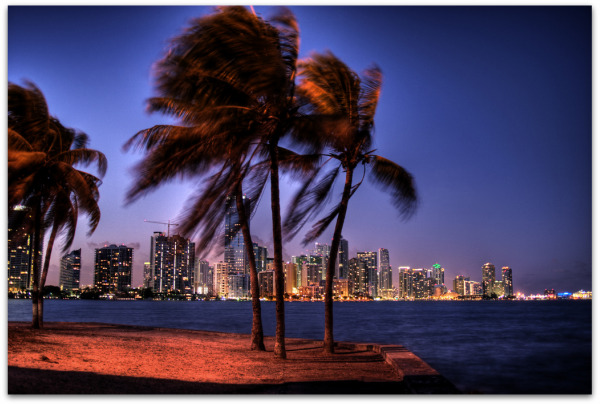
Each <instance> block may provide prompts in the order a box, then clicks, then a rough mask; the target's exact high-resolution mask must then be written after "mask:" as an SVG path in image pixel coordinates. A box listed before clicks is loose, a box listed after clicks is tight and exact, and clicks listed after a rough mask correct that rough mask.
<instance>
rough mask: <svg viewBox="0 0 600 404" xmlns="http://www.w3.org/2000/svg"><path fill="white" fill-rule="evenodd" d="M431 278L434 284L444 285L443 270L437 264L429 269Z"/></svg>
mask: <svg viewBox="0 0 600 404" xmlns="http://www.w3.org/2000/svg"><path fill="white" fill-rule="evenodd" d="M431 277H432V278H433V280H434V284H436V285H443V284H444V268H442V266H441V265H440V264H438V263H435V264H433V266H432V267H431Z"/></svg>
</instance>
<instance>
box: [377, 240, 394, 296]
mask: <svg viewBox="0 0 600 404" xmlns="http://www.w3.org/2000/svg"><path fill="white" fill-rule="evenodd" d="M377 266H378V270H377V274H378V277H379V279H378V286H379V288H378V291H377V296H380V297H382V298H385V299H392V298H393V296H394V289H393V284H392V266H391V265H390V253H389V251H388V250H387V249H386V248H380V249H379V250H377Z"/></svg>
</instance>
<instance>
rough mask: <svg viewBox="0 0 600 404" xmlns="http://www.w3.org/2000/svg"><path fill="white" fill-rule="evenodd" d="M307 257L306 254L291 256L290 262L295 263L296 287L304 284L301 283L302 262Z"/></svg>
mask: <svg viewBox="0 0 600 404" xmlns="http://www.w3.org/2000/svg"><path fill="white" fill-rule="evenodd" d="M307 259H308V258H307V257H306V255H299V256H293V257H292V260H291V261H292V263H293V264H296V288H299V287H300V286H305V285H304V284H303V283H302V264H304V262H306V261H307Z"/></svg>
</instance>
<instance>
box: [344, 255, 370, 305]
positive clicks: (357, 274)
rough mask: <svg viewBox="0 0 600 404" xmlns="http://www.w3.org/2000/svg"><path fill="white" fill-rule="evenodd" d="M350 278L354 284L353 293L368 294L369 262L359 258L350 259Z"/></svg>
mask: <svg viewBox="0 0 600 404" xmlns="http://www.w3.org/2000/svg"><path fill="white" fill-rule="evenodd" d="M348 280H349V281H350V283H351V285H352V294H353V295H355V296H356V295H367V294H368V293H369V292H368V284H367V264H366V263H365V262H364V261H363V260H361V259H358V258H351V259H350V260H349V261H348Z"/></svg>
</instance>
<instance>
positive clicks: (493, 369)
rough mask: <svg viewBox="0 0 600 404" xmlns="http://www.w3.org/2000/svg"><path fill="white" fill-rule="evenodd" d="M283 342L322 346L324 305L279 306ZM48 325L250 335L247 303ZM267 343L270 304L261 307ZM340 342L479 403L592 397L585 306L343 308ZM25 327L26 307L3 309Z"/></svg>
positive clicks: (79, 312)
mask: <svg viewBox="0 0 600 404" xmlns="http://www.w3.org/2000/svg"><path fill="white" fill-rule="evenodd" d="M285 307H286V336H288V337H299V338H312V339H321V338H322V337H323V304H322V303H308V302H286V306H285ZM44 308H45V310H44V311H45V313H44V319H45V320H46V321H82V322H106V323H116V324H130V325H146V326H160V327H169V328H187V329H197V330H211V331H227V332H236V333H250V327H251V324H250V319H251V314H252V313H251V306H250V302H233V301H232V302H229V301H226V302H204V301H193V302H178V301H89V300H87V301H86V300H47V301H46V302H45V304H44ZM262 308H263V324H264V328H265V334H267V335H274V333H275V303H274V302H263V303H262ZM334 316H335V317H334V321H335V330H334V332H335V334H334V335H335V338H336V340H338V341H356V342H375V343H383V344H400V345H404V346H405V347H407V348H408V349H410V350H411V351H413V352H414V353H415V354H417V355H418V356H420V357H421V358H423V359H424V360H425V361H426V362H427V363H429V364H430V365H431V366H432V367H434V368H435V369H436V370H438V371H439V372H440V373H441V374H443V375H444V376H445V377H446V378H448V379H449V380H451V381H452V382H453V383H454V384H455V385H456V386H457V387H458V388H459V389H461V390H463V391H465V392H481V393H501V394H502V393H519V394H523V393H534V394H555V393H567V394H576V393H584V394H591V392H592V303H591V301H553V302H548V301H518V302H509V301H506V302H504V301H489V302H488V301H479V302H425V301H424V302H344V303H335V304H334ZM8 320H9V321H30V320H31V301H30V300H9V301H8Z"/></svg>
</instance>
